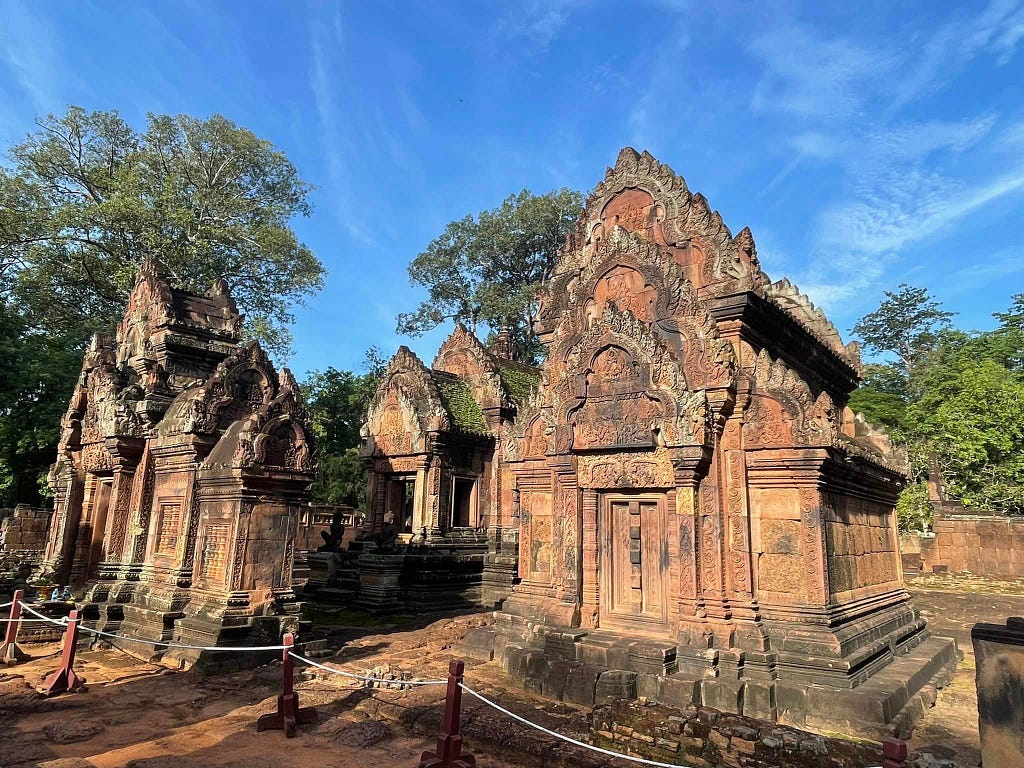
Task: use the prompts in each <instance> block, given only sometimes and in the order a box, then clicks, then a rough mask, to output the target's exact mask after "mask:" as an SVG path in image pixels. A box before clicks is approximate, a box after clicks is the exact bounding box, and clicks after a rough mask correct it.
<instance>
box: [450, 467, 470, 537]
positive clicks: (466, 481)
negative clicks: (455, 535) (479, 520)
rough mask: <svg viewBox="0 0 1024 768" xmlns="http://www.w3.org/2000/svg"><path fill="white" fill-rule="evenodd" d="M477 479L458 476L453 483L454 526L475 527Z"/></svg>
mask: <svg viewBox="0 0 1024 768" xmlns="http://www.w3.org/2000/svg"><path fill="white" fill-rule="evenodd" d="M475 490H476V480H474V479H473V478H470V477H456V478H455V482H454V483H453V484H452V526H453V527H455V528H473V527H475V526H476V514H474V513H475V510H474V509H473V506H474V502H475V500H476V499H475V497H476V494H475V493H474V491H475Z"/></svg>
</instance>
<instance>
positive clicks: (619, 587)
mask: <svg viewBox="0 0 1024 768" xmlns="http://www.w3.org/2000/svg"><path fill="white" fill-rule="evenodd" d="M598 530H599V536H600V545H601V557H600V564H601V576H600V584H601V590H600V608H601V612H600V615H601V626H602V627H609V628H612V629H616V628H618V629H626V630H644V631H648V632H649V631H658V630H660V629H665V628H666V627H667V624H668V599H667V594H666V593H667V587H668V576H669V574H668V536H667V535H666V534H667V521H666V508H665V496H664V494H637V495H628V496H627V495H611V494H609V495H606V496H605V497H604V498H603V503H602V505H601V519H600V523H599V526H598Z"/></svg>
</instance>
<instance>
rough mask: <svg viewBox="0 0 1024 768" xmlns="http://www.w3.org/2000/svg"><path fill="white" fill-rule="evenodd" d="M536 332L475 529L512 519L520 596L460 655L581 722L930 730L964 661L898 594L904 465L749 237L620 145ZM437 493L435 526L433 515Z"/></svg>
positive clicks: (848, 374) (835, 347) (853, 379)
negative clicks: (621, 719) (618, 710)
mask: <svg viewBox="0 0 1024 768" xmlns="http://www.w3.org/2000/svg"><path fill="white" fill-rule="evenodd" d="M540 317H541V326H540V328H539V329H538V331H539V334H540V339H541V341H542V342H543V343H544V345H545V346H546V351H547V355H546V359H545V363H544V366H543V369H542V371H541V376H540V383H539V386H538V387H537V388H536V389H535V390H534V391H533V392H532V393H531V395H530V396H529V397H528V398H526V399H525V401H524V402H522V403H520V404H519V407H518V408H517V411H516V413H515V415H514V418H513V419H512V421H511V422H505V423H503V424H502V425H501V431H500V433H499V435H498V438H497V441H498V445H497V446H496V449H495V450H496V451H497V450H500V460H499V462H498V463H500V464H501V467H500V468H499V471H498V473H497V474H498V476H499V477H501V478H503V481H502V482H503V483H505V484H506V486H507V487H503V488H502V493H501V498H502V499H508V500H509V502H510V504H511V510H508V512H507V513H506V512H501V513H497V512H490V514H498V516H499V521H501V522H502V523H503V522H504V521H505V520H506V519H507V520H517V521H518V523H519V541H518V552H519V557H518V579H517V582H518V583H516V584H515V586H514V588H513V590H512V593H511V595H510V596H509V597H508V599H507V600H505V601H504V603H503V605H502V607H501V609H500V610H499V611H498V612H497V613H496V622H495V625H494V626H493V627H488V628H483V629H480V630H476V631H475V632H474V633H473V634H472V635H471V636H470V637H469V638H468V640H467V642H466V646H465V649H466V650H467V652H469V653H472V654H474V655H476V656H478V657H480V658H485V659H488V658H497V659H499V660H501V662H502V664H503V665H504V666H505V667H506V668H507V669H508V671H509V672H510V673H511V674H512V675H513V676H514V677H516V678H519V679H521V680H522V681H523V682H524V683H525V684H526V685H528V686H530V687H533V688H536V689H537V690H542V691H544V692H545V693H549V694H551V695H554V696H557V697H559V698H564V699H566V700H572V701H575V702H577V703H582V704H590V705H592V704H594V702H595V701H599V700H601V699H602V698H603V697H608V696H612V697H620V696H626V697H629V696H637V695H643V696H648V697H650V698H653V699H657V700H661V701H664V702H666V703H670V704H678V705H688V704H691V703H694V704H704V705H708V706H712V707H716V708H718V709H722V710H727V711H733V712H742V713H743V714H746V715H751V716H754V717H760V718H767V719H772V720H777V721H781V722H788V723H792V724H797V725H806V726H810V727H825V728H838V729H841V730H844V731H847V732H850V731H853V732H864V733H866V732H871V731H872V729H876V728H877V729H881V728H884V727H885V726H887V725H890V726H891V724H892V723H894V722H898V721H900V719H901V718H907V717H910V716H911V715H912V714H913V712H915V711H920V710H921V709H922V707H920V706H919V705H920V701H921V697H922V696H924V695H926V694H924V693H921V691H922V689H923V688H925V687H926V686H927V685H928V683H929V681H938V682H941V681H942V680H943V679H944V678H945V677H947V676H948V675H950V674H951V671H952V668H953V666H954V664H955V653H956V651H955V646H954V644H953V642H952V641H951V640H946V639H943V638H936V637H932V636H930V635H929V632H928V629H927V627H926V626H925V622H924V620H923V619H921V618H920V617H919V616H918V614H917V612H916V611H915V609H914V607H913V605H912V603H911V601H910V597H909V595H908V594H907V592H906V591H905V590H904V588H903V579H902V571H901V565H900V556H899V552H898V548H897V529H896V519H895V514H894V507H895V504H896V499H897V496H898V495H899V492H900V490H901V489H902V488H903V487H904V484H905V482H906V480H907V476H906V469H905V466H906V461H905V457H902V456H899V455H897V454H895V453H894V452H893V450H892V447H891V444H890V443H889V441H888V439H887V438H886V437H885V435H884V434H882V433H881V432H879V431H878V430H875V429H874V428H872V427H871V425H869V424H867V423H866V422H864V420H863V419H862V418H860V417H855V416H854V414H853V413H852V412H850V410H849V409H848V408H846V407H845V406H846V403H847V400H848V398H849V395H850V393H851V392H852V391H853V389H854V388H855V387H856V386H857V382H858V379H859V375H860V354H859V350H858V348H857V346H856V345H855V344H849V345H844V344H843V342H842V341H841V339H840V336H839V334H838V332H837V331H836V329H835V327H834V326H833V325H832V324H831V323H829V321H828V320H827V319H826V318H825V316H824V315H823V313H822V312H821V311H820V310H819V309H818V308H816V307H815V306H814V305H813V304H812V303H811V302H810V301H809V300H808V299H807V297H806V296H803V295H802V294H800V292H799V291H798V290H797V289H796V288H795V287H794V286H793V285H792V284H790V283H789V282H788V281H786V280H782V281H779V282H774V283H773V282H771V281H770V280H769V278H768V277H767V276H766V275H765V273H764V272H763V271H762V270H761V268H760V265H759V262H758V259H757V250H756V246H755V243H754V238H753V235H752V234H751V232H750V230H749V229H744V230H742V231H741V232H740V233H739V234H737V235H735V236H733V235H732V234H731V232H730V231H729V229H728V228H727V227H726V226H725V224H724V223H723V221H722V219H721V217H720V216H719V214H718V213H716V212H714V211H712V209H711V208H710V207H709V205H708V202H707V200H706V199H705V198H704V197H703V196H702V195H700V194H696V193H692V192H691V191H690V190H689V189H688V188H687V186H686V183H685V181H684V180H683V179H682V178H681V177H679V176H677V175H676V174H675V173H674V172H673V171H672V170H671V169H670V168H669V167H668V166H666V165H663V164H661V163H660V162H658V161H657V160H655V159H654V158H653V157H652V156H651V155H649V154H647V153H644V154H642V155H640V154H637V153H636V152H635V151H633V150H632V149H628V148H627V149H624V150H623V151H622V152H621V153H620V155H619V158H618V161H617V162H616V164H615V167H614V168H610V169H608V171H607V174H606V176H605V179H604V181H603V182H601V183H600V184H599V185H598V186H597V188H596V189H595V190H594V192H593V193H592V194H591V195H590V197H589V199H588V202H587V204H586V208H585V210H584V211H583V213H582V215H581V217H580V220H579V223H578V226H577V229H576V231H575V233H574V234H573V235H572V236H571V237H570V238H569V239H568V240H567V242H566V244H565V246H564V249H563V250H562V252H561V254H560V258H559V262H558V264H557V266H556V268H555V271H554V274H553V277H552V279H551V281H550V285H549V288H548V290H547V292H546V294H545V295H544V296H543V298H542V307H541V314H540ZM417 402H419V401H417ZM410 411H411V412H415V411H416V409H415V408H412V409H410V408H409V407H407V406H406V407H405V410H403V411H402V413H407V412H410ZM385 412H386V409H385ZM429 413H434V412H433V411H430V412H429ZM395 418H396V421H395V422H394V423H395V424H396V425H397V424H399V423H402V424H405V425H407V426H409V427H410V429H409V434H410V435H411V436H413V437H414V439H416V437H415V436H418V435H420V434H423V433H427V432H429V431H430V430H429V429H428V428H426V427H425V426H421V425H417V424H415V423H414V422H410V421H409V418H411V417H406V421H404V422H398V421H397V416H396V417H395ZM437 418H439V419H441V420H443V419H444V413H443V411H441V410H438V411H437ZM412 427H415V429H413V428H412ZM397 431H398V430H396V433H397ZM407 448H410V446H404V447H403V451H405V450H406V449H407ZM409 452H410V453H411V452H412V451H411V450H409ZM414 461H419V462H420V464H417V465H416V466H417V467H421V468H423V469H425V468H427V467H429V466H431V465H430V464H429V462H428V463H426V464H424V463H423V460H421V459H415V460H414ZM401 471H402V472H406V471H409V472H411V471H413V468H412V464H410V465H409V467H408V468H405V467H403V469H402V470H401ZM417 471H419V470H417ZM427 471H428V474H427V475H424V476H427V477H429V470H427ZM456 474H457V473H456ZM435 477H436V476H435ZM443 477H444V475H443V473H442V474H441V476H440V478H443ZM440 478H439V479H440ZM442 482H443V480H442ZM419 487H421V488H422V487H427V488H431V486H430V484H429V483H427V484H426V485H425V486H424V485H422V484H421V485H420V486H419ZM427 493H428V499H427V501H425V502H423V506H421V507H417V506H416V505H415V504H414V506H413V511H414V512H413V520H414V524H415V523H416V522H417V521H420V520H422V521H423V522H424V524H425V525H427V526H428V530H429V529H432V527H433V526H434V525H435V521H436V520H440V519H441V518H438V517H435V513H434V512H433V510H434V509H436V508H437V507H436V504H437V501H436V500H435V499H434V496H436V497H437V498H438V499H441V500H442V501H443V500H445V499H447V498H448V496H446V495H445V493H447V491H443V490H442V491H439V490H438V485H437V481H435V484H434V486H433V487H432V488H431V490H429V491H427ZM432 505H435V506H432ZM417 510H420V511H419V512H417ZM417 514H419V515H420V516H419V517H417ZM505 514H507V515H508V517H507V518H506V517H504V515H505Z"/></svg>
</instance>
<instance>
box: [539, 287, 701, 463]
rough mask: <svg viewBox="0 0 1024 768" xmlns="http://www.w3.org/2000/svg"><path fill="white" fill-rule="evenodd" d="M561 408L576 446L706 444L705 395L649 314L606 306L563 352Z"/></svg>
mask: <svg viewBox="0 0 1024 768" xmlns="http://www.w3.org/2000/svg"><path fill="white" fill-rule="evenodd" d="M563 360H564V370H565V372H566V373H565V376H564V378H563V379H562V381H561V383H560V384H559V385H558V386H557V387H556V391H557V392H558V393H559V395H560V397H559V400H560V407H559V408H558V409H557V411H556V413H557V415H558V417H559V421H562V419H564V420H565V421H566V422H567V423H568V424H569V425H570V427H571V429H572V447H573V449H574V450H586V449H594V448H609V447H630V446H631V447H638V448H651V447H655V446H665V445H669V446H679V445H693V444H703V443H704V442H705V440H706V437H707V435H706V430H705V426H706V423H707V397H706V395H705V394H704V392H703V391H702V390H698V391H693V390H692V388H691V387H690V386H688V384H687V380H686V373H685V372H684V370H683V367H682V366H681V364H680V362H679V360H678V359H677V357H676V355H675V354H674V352H673V351H672V350H671V349H670V348H669V347H668V346H667V345H666V344H665V343H664V342H663V341H662V340H661V339H660V338H659V337H658V336H657V335H656V334H654V333H652V332H651V330H650V328H649V326H648V325H647V324H645V323H644V322H643V321H641V320H638V319H636V318H635V317H633V315H632V314H631V313H629V312H620V311H618V310H617V309H616V308H615V307H614V306H606V307H605V309H604V312H603V313H602V316H601V318H600V320H599V321H598V322H596V323H595V324H594V325H593V326H592V327H591V328H590V329H589V330H588V331H587V332H586V333H585V334H584V335H583V336H582V338H580V340H579V341H578V342H577V343H576V344H575V345H574V346H573V347H572V348H570V349H569V350H568V352H567V353H566V354H565V356H564V358H563Z"/></svg>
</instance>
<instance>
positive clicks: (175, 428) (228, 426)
mask: <svg viewBox="0 0 1024 768" xmlns="http://www.w3.org/2000/svg"><path fill="white" fill-rule="evenodd" d="M241 324H242V318H241V316H240V315H239V314H238V311H237V309H236V308H235V303H234V301H233V300H232V298H231V296H230V294H229V293H228V290H227V286H226V284H225V283H224V282H223V281H218V282H217V283H216V284H215V285H214V286H213V288H211V290H210V291H209V292H207V293H206V294H205V295H197V294H191V293H187V292H185V291H180V290H175V289H171V288H170V287H169V286H168V283H167V281H166V280H165V279H164V278H163V277H162V276H161V275H160V274H159V272H158V271H157V268H156V265H155V263H154V262H153V261H151V260H147V261H146V262H144V263H143V265H142V268H141V270H140V273H139V277H138V280H137V281H136V283H135V287H134V288H133V289H132V292H131V294H130V295H129V298H128V305H127V308H126V310H125V315H124V319H123V320H122V322H121V323H120V325H119V326H118V329H117V334H116V337H115V338H114V339H113V340H110V339H108V338H106V337H104V336H102V335H97V336H96V337H94V338H93V341H92V344H91V346H90V348H89V350H88V352H87V353H86V355H85V360H84V361H83V364H82V374H81V377H80V379H79V382H78V385H77V386H76V387H75V391H74V393H73V395H72V397H71V403H70V405H69V407H68V411H67V414H66V415H65V417H64V420H63V432H62V436H61V440H60V445H59V448H58V457H57V462H56V463H55V464H54V465H53V468H52V470H51V485H52V488H53V491H54V498H55V506H54V514H53V519H52V522H51V525H50V531H49V537H48V541H47V546H46V552H45V555H44V560H45V565H44V568H45V569H46V570H48V571H49V572H51V573H52V574H53V575H54V577H55V579H56V580H57V581H58V582H60V583H71V584H73V585H77V586H82V585H85V586H86V587H87V596H86V605H85V611H86V613H85V615H86V618H87V619H89V620H92V621H93V622H95V623H96V625H97V626H98V627H99V628H100V629H105V630H107V631H112V632H113V631H116V632H120V633H122V634H130V635H133V636H136V637H141V638H146V639H149V640H154V641H161V640H162V641H171V642H178V643H191V644H196V645H214V644H222V643H230V642H232V641H234V640H240V639H244V638H245V637H247V636H249V635H251V634H252V633H253V631H254V630H255V629H257V628H258V625H259V624H260V623H261V617H271V618H268V622H267V624H268V632H269V633H270V634H273V633H274V632H275V631H276V629H274V628H272V627H270V625H271V624H274V623H275V621H276V620H274V619H273V618H272V617H273V616H274V615H277V614H281V613H282V612H284V611H285V610H286V609H287V606H288V604H289V603H290V602H292V601H294V594H293V592H292V559H293V551H292V549H293V541H294V537H295V532H296V525H297V520H298V507H299V504H300V503H301V502H302V501H303V500H304V498H305V495H306V491H307V489H308V486H309V484H310V482H311V480H312V477H313V472H314V468H315V460H314V453H315V450H314V443H313V439H312V437H311V433H310V429H309V424H308V418H307V415H306V411H305V406H304V404H303V401H302V396H301V394H300V393H299V389H298V386H297V384H296V383H295V380H294V379H293V378H292V375H291V373H290V372H289V371H288V370H287V369H285V370H282V371H281V372H280V373H278V372H276V371H275V370H274V368H273V366H272V365H271V363H270V361H269V360H268V358H267V356H266V355H265V354H264V352H263V350H262V349H261V348H260V347H259V345H258V344H257V343H256V342H249V343H247V344H243V343H241V327H242V326H241ZM170 655H174V652H171V653H170ZM183 658H184V660H185V661H194V660H195V658H189V657H183Z"/></svg>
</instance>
